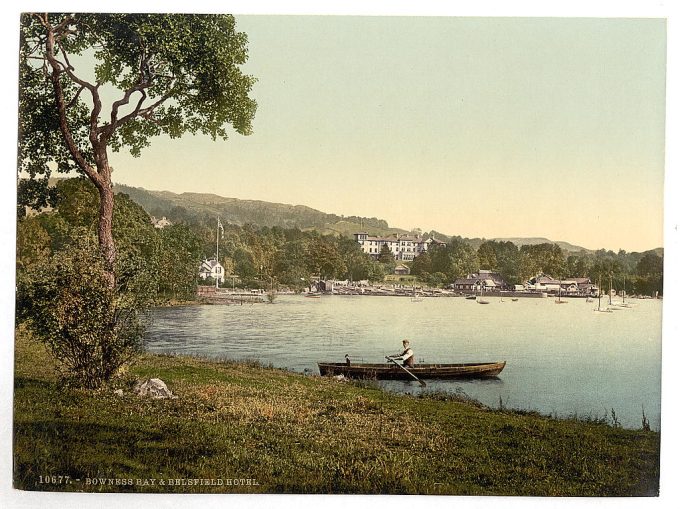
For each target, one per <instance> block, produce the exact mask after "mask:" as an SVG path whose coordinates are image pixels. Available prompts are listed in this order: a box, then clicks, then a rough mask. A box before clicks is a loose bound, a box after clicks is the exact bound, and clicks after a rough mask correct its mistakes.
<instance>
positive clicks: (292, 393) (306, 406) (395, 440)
mask: <svg viewBox="0 0 680 509" xmlns="http://www.w3.org/2000/svg"><path fill="white" fill-rule="evenodd" d="M53 366H54V365H53V362H52V360H51V359H50V357H49V356H48V355H47V353H46V352H45V350H44V348H43V347H42V346H40V345H37V344H35V343H34V342H32V341H29V340H27V339H26V337H25V334H24V333H22V332H21V331H19V333H18V335H17V341H16V373H15V402H14V412H15V416H14V417H15V419H14V422H15V424H14V431H15V435H14V457H15V460H14V461H15V473H14V483H15V487H16V488H19V489H24V490H59V491H102V492H170V493H173V492H182V493H184V492H208V493H216V492H223V493H239V492H241V493H242V492H247V493H258V492H266V493H401V494H408V493H413V494H415V493H417V494H456V495H545V496H551V495H578V496H589V495H596V496H597V495H643V496H644V495H656V494H658V475H659V434H658V433H655V432H643V431H635V430H624V429H620V428H614V427H610V426H607V425H606V424H602V423H589V422H579V421H572V420H554V419H550V418H547V417H542V416H539V415H536V414H531V413H518V412H508V411H497V410H489V409H487V408H484V407H481V406H479V405H475V404H474V403H471V402H464V401H458V400H446V399H445V398H442V397H431V398H415V397H411V396H402V395H395V394H389V393H386V392H384V391H381V390H378V389H376V388H373V387H370V386H366V384H363V385H361V384H353V383H343V382H338V381H335V380H333V379H322V378H320V377H305V376H302V375H300V374H295V373H290V372H286V371H282V370H275V369H269V368H263V367H260V366H256V365H249V364H237V363H232V362H225V363H219V362H212V361H207V360H198V359H193V358H183V357H170V356H156V355H143V356H142V357H140V358H139V360H138V361H137V363H136V364H135V366H134V367H133V368H132V369H131V371H130V372H129V373H128V374H127V375H125V376H123V377H121V378H120V379H119V380H118V381H116V382H115V383H114V384H113V386H112V387H108V388H106V389H102V390H100V391H96V392H92V391H83V390H78V389H69V388H64V387H60V386H59V385H58V383H57V381H56V374H55V370H54V368H53ZM148 377H159V378H161V379H163V380H164V381H165V382H166V383H167V384H168V386H169V388H170V389H171V390H172V391H173V392H174V393H175V394H176V395H177V396H178V398H177V399H173V400H149V399H140V398H138V397H136V396H134V395H132V394H131V393H130V392H129V386H130V381H131V380H132V379H133V378H148ZM116 387H122V388H123V389H124V390H125V394H124V396H122V397H120V396H117V395H115V394H113V390H114V388H116ZM41 475H42V476H50V475H62V476H70V477H71V484H67V483H66V482H65V481H64V480H62V483H61V484H51V483H48V484H45V483H43V484H41V483H40V476H41ZM86 478H91V479H92V478H101V479H102V481H103V482H104V484H103V485H96V486H95V485H92V484H86V481H85V479H86ZM231 478H238V479H251V480H252V481H251V484H250V485H247V484H246V485H239V486H234V485H231V486H230V485H228V484H226V483H225V484H224V485H222V486H181V487H177V486H168V485H167V480H169V479H224V480H226V479H231ZM73 479H80V482H77V481H74V480H73ZM107 479H111V480H112V481H111V482H112V484H109V481H108V480H107ZM115 479H118V481H117V482H118V485H116V481H115ZM121 479H125V480H127V479H129V480H131V481H130V482H131V483H132V484H131V485H128V484H124V485H123V484H121V483H123V482H127V481H121ZM137 479H140V480H144V479H155V480H156V481H155V482H156V484H155V485H151V484H147V485H137V482H138V481H137ZM43 480H44V479H43ZM53 480H56V481H57V482H58V481H59V479H58V478H55V479H53ZM160 480H165V482H166V484H165V485H162V486H161V485H159V482H160ZM139 482H143V481H139ZM254 483H257V484H254Z"/></svg>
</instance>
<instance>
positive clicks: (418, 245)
mask: <svg viewBox="0 0 680 509" xmlns="http://www.w3.org/2000/svg"><path fill="white" fill-rule="evenodd" d="M354 238H355V239H356V241H357V242H358V243H359V245H360V246H361V250H362V251H363V252H364V253H366V254H369V255H371V256H372V257H373V258H378V257H379V256H380V250H381V249H382V247H383V246H387V247H388V248H389V250H390V252H391V253H392V256H394V259H395V260H401V261H407V262H409V261H411V260H413V259H414V258H415V257H416V256H418V255H419V254H420V253H424V252H425V251H427V249H428V247H430V245H431V244H433V243H438V244H443V243H442V242H440V241H438V240H436V239H434V238H428V239H423V238H422V237H421V236H420V235H408V234H406V235H399V234H397V235H392V236H390V237H378V236H373V235H369V234H368V233H366V232H361V233H355V234H354Z"/></svg>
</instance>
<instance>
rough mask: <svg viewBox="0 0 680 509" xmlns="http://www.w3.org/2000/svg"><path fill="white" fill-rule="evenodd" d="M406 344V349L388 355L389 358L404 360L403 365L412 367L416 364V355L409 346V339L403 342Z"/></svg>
mask: <svg viewBox="0 0 680 509" xmlns="http://www.w3.org/2000/svg"><path fill="white" fill-rule="evenodd" d="M401 344H402V345H404V351H403V352H401V353H400V354H398V355H388V358H389V359H392V360H394V361H402V365H403V366H405V367H407V368H412V367H413V366H414V364H415V357H414V356H413V350H411V347H410V346H409V345H410V343H409V340H408V339H405V340H403V341H402V342H401Z"/></svg>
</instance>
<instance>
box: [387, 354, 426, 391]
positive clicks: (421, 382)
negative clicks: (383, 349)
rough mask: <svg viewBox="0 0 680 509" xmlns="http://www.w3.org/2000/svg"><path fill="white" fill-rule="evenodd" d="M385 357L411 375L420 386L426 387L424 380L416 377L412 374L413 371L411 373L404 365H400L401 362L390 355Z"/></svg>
mask: <svg viewBox="0 0 680 509" xmlns="http://www.w3.org/2000/svg"><path fill="white" fill-rule="evenodd" d="M385 359H387V360H388V361H390V362H393V363H394V364H396V365H397V366H399V367H400V368H401V369H403V370H404V371H406V372H407V373H408V374H409V375H411V376H412V377H413V379H414V380H415V381H416V382H418V383H419V384H420V386H421V387H427V384H426V383H425V382H423V381H422V380H421V379H420V378H418V377H417V376H416V375H414V374H413V373H411V372H410V371H409V370H408V369H406V368H405V367H404V366H402V365H401V364H399V363H398V362H397V361H395V360H394V359H392V358H391V357H387V356H386V357H385Z"/></svg>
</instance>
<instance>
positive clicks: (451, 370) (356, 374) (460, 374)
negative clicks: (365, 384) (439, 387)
mask: <svg viewBox="0 0 680 509" xmlns="http://www.w3.org/2000/svg"><path fill="white" fill-rule="evenodd" d="M318 365H319V373H321V376H337V375H344V376H346V377H348V378H368V379H377V380H409V379H410V378H411V377H410V376H409V374H408V372H407V371H405V370H403V369H402V368H401V367H400V366H396V365H394V364H347V363H344V362H319V363H318ZM504 367H505V361H503V362H472V363H467V364H416V365H415V366H414V367H412V368H408V370H409V371H410V372H411V373H413V374H414V375H415V376H417V377H418V378H439V379H446V378H486V377H494V376H497V375H498V374H499V373H500V372H501V371H503V368H504Z"/></svg>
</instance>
